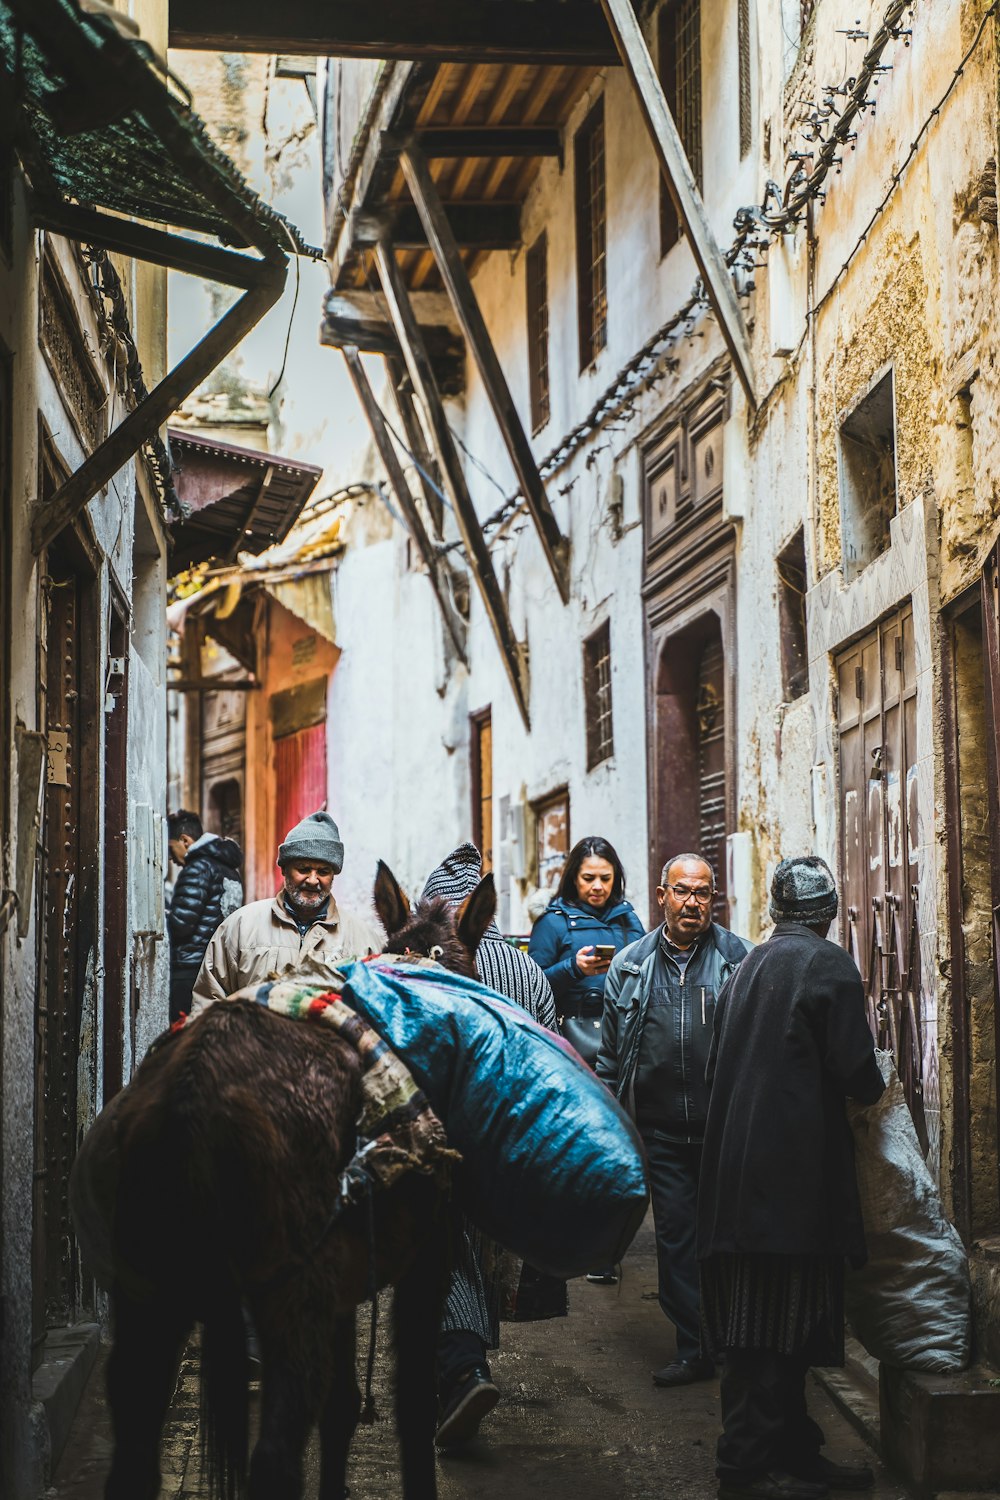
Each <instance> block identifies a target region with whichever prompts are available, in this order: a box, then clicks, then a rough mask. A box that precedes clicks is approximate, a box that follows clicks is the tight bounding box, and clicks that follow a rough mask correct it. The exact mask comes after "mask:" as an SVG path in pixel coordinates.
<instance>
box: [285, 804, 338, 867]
mask: <svg viewBox="0 0 1000 1500" xmlns="http://www.w3.org/2000/svg"><path fill="white" fill-rule="evenodd" d="M293 859H317V860H323V862H324V863H325V864H328V865H332V866H333V873H334V874H335V875H339V874H340V872H341V870H342V869H343V868H344V846H343V844H342V843H341V839H340V829H339V828H338V827H337V825H336V823H335V822H334V821H333V819H332V818H331V817H330V814H329V813H326V812H314V813H310V814H309V816H308V818H303V819H302V822H301V823H296V825H295V827H294V828H290V829H289V831H288V832H287V833H286V834H285V842H284V843H283V844H282V845H281V848H280V849H279V850H278V864H279V865H287V864H288V863H289V862H290V861H291V860H293Z"/></svg>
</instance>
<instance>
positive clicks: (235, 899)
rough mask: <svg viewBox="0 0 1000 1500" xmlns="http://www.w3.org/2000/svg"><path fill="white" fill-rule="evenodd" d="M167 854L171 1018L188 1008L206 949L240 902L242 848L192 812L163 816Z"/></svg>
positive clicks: (182, 1013)
mask: <svg viewBox="0 0 1000 1500" xmlns="http://www.w3.org/2000/svg"><path fill="white" fill-rule="evenodd" d="M167 837H168V842H169V848H170V854H171V857H172V858H173V859H174V860H175V862H176V863H177V864H179V865H180V867H181V871H180V874H179V875H178V877H177V880H176V882H175V884H174V892H173V897H172V899H171V902H170V911H169V913H168V914H167V926H168V928H169V931H170V1020H171V1022H174V1021H176V1020H177V1019H178V1018H179V1017H180V1016H182V1015H188V1014H190V1011H191V991H192V989H193V988H194V982H195V980H196V979H197V977H198V971H199V969H200V968H201V961H202V959H203V958H204V957H205V949H206V948H207V947H208V945H209V943H210V942H211V941H212V938H213V937H214V936H215V932H216V928H217V927H218V926H219V924H220V922H222V921H223V920H224V918H226V917H228V916H230V915H231V913H232V912H234V911H236V910H237V909H238V908H239V907H241V906H242V905H243V883H242V881H241V880H240V874H239V870H240V865H241V864H242V863H243V851H242V849H241V848H240V846H239V844H237V843H236V842H235V841H234V840H233V839H224V838H220V837H219V835H218V834H216V833H205V832H204V830H203V829H202V825H201V819H200V818H199V817H198V815H197V813H192V812H186V811H183V810H182V811H181V812H176V813H171V814H170V816H169V817H168V818H167Z"/></svg>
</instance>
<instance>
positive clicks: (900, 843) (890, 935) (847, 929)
mask: <svg viewBox="0 0 1000 1500" xmlns="http://www.w3.org/2000/svg"><path fill="white" fill-rule="evenodd" d="M836 668H837V685H838V728H839V757H840V857H841V878H842V883H843V898H844V900H843V919H844V920H843V939H844V944H845V946H846V947H847V948H848V949H849V950H850V952H851V953H852V955H853V957H854V959H855V962H856V963H857V965H858V968H859V969H860V970H861V975H862V978H863V980H864V983H865V988H866V993H867V997H868V1012H869V1024H870V1025H871V1028H872V1032H873V1034H874V1035H875V1037H876V1039H877V1041H878V1043H879V1045H880V1046H882V1047H887V1048H888V1049H889V1050H890V1051H891V1052H892V1054H893V1056H894V1058H895V1060H896V1067H897V1069H898V1072H899V1076H900V1079H901V1081H902V1084H903V1088H904V1091H905V1093H906V1098H907V1102H908V1104H909V1106H910V1111H911V1113H912V1115H913V1119H914V1124H915V1125H916V1128H917V1133H918V1135H919V1136H920V1139H921V1144H922V1145H923V1147H924V1149H925V1150H926V1149H927V1133H926V1127H925V1123H924V1112H923V1038H922V1033H921V1024H920V988H921V978H920V934H919V927H918V920H917V916H918V907H919V902H918V897H919V887H918V863H917V845H918V842H919V825H918V808H917V763H916V762H917V757H916V706H917V702H916V697H917V689H916V660H915V652H914V641H913V611H912V608H911V606H910V605H908V604H907V605H905V606H904V607H903V608H902V609H900V610H896V611H894V612H893V614H891V615H889V616H888V617H887V618H886V619H884V620H883V621H881V623H880V624H879V625H877V626H876V627H875V629H874V630H872V631H870V632H869V633H868V634H867V635H865V636H864V637H862V639H861V640H859V641H856V642H855V643H854V644H853V645H851V646H849V647H847V648H846V650H844V651H842V652H840V653H839V655H838V656H837V659H836Z"/></svg>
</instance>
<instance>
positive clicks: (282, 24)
mask: <svg viewBox="0 0 1000 1500" xmlns="http://www.w3.org/2000/svg"><path fill="white" fill-rule="evenodd" d="M170 46H171V47H191V48H195V49H196V50H198V51H205V52H267V53H281V52H297V53H300V54H302V55H303V56H309V57H327V56H331V57H371V58H378V59H380V60H381V59H386V58H418V59H420V60H421V61H425V62H435V61H436V62H490V63H502V62H534V63H549V62H551V63H570V64H575V65H579V64H584V63H591V64H593V65H594V66H596V67H605V66H607V65H609V64H613V63H615V62H617V60H618V59H617V56H616V54H615V49H614V46H613V44H612V41H611V38H610V36H609V35H608V28H607V26H606V25H605V22H604V18H603V16H602V15H601V12H600V10H599V8H598V7H597V5H595V4H594V3H593V0H531V4H530V6H529V5H527V4H512V3H510V0H479V3H476V4H470V3H469V0H424V3H420V0H365V3H364V4H361V5H359V4H358V3H357V0H323V3H322V4H319V3H317V0H283V3H282V4H281V5H274V4H272V3H271V0H210V3H209V4H206V3H205V0H170Z"/></svg>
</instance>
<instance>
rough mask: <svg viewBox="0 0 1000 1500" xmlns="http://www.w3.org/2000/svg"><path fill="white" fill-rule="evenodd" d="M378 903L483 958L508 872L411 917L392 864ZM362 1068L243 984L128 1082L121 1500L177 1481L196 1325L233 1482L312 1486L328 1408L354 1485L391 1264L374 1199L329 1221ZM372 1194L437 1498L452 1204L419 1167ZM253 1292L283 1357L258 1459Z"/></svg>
mask: <svg viewBox="0 0 1000 1500" xmlns="http://www.w3.org/2000/svg"><path fill="white" fill-rule="evenodd" d="M477 898H478V899H477ZM376 906H377V908H378V911H379V915H380V917H381V918H382V921H383V924H384V926H385V928H386V930H387V931H388V932H389V933H390V934H391V936H390V938H389V942H388V944H387V947H388V949H389V950H390V951H393V952H396V953H405V952H407V951H408V952H410V953H412V954H413V955H414V956H418V955H421V956H423V955H426V956H434V957H439V958H440V959H441V960H442V961H443V962H445V963H447V964H448V965H449V966H450V967H453V968H455V969H457V970H460V971H461V972H464V973H467V974H469V973H474V972H475V950H476V947H477V946H478V943H479V939H480V937H481V936H482V933H483V931H484V929H485V927H486V926H487V924H488V923H489V921H490V919H491V917H492V915H493V910H494V907H495V898H494V897H493V894H492V880H491V879H489V883H488V884H486V883H484V884H483V886H482V887H481V888H480V890H479V891H477V892H475V893H474V894H473V896H472V897H470V898H469V901H468V902H467V903H466V905H465V907H464V908H461V909H460V910H459V912H458V913H453V912H452V911H451V910H450V909H449V908H448V906H447V905H446V904H445V903H444V902H434V903H420V904H418V906H417V908H416V911H415V912H414V913H413V914H412V916H411V914H410V912H409V909H408V907H407V906H406V902H405V899H404V898H403V897H402V895H401V893H400V891H399V887H398V885H397V884H396V881H395V880H394V879H393V877H392V875H391V873H390V872H389V871H388V869H386V867H385V866H384V865H380V866H379V876H378V883H377V886H376ZM360 1077H361V1070H360V1066H359V1063H358V1059H357V1056H356V1054H355V1053H354V1051H353V1050H352V1049H351V1048H350V1047H349V1046H348V1045H347V1044H346V1043H345V1042H343V1041H342V1040H341V1039H340V1038H339V1037H338V1036H337V1035H336V1034H335V1033H334V1032H333V1031H332V1030H328V1029H326V1028H324V1027H321V1026H311V1025H304V1024H302V1023H301V1022H297V1021H291V1020H288V1019H287V1018H285V1017H283V1016H279V1015H275V1014H273V1013H272V1012H271V1011H268V1010H267V1009H265V1008H264V1007H263V1006H260V1005H257V1004H255V1003H254V1002H251V1001H246V1000H237V1001H233V1002H225V1003H222V1004H218V1005H213V1006H212V1007H211V1008H210V1009H209V1010H207V1011H206V1012H205V1013H204V1015H203V1016H201V1017H200V1018H199V1019H198V1020H197V1021H196V1022H194V1023H193V1024H191V1025H190V1026H189V1027H187V1028H185V1029H184V1030H183V1031H182V1032H181V1033H180V1034H179V1035H178V1036H176V1037H175V1038H173V1039H171V1040H170V1041H169V1042H166V1043H165V1044H164V1045H162V1046H161V1047H159V1048H158V1049H156V1050H155V1051H154V1052H153V1053H152V1054H151V1055H150V1056H149V1057H148V1058H147V1059H146V1060H145V1061H144V1062H143V1064H142V1066H141V1067H140V1069H139V1071H138V1073H137V1075H136V1078H135V1080H134V1082H133V1083H132V1084H131V1085H130V1087H129V1089H128V1090H127V1091H126V1093H125V1094H123V1095H121V1096H120V1098H119V1104H118V1108H117V1119H118V1140H119V1151H120V1160H121V1177H120V1186H119V1190H118V1195H117V1200H116V1208H115V1254H116V1263H117V1264H118V1266H119V1268H120V1271H119V1275H118V1279H117V1282H116V1286H115V1290H114V1294H113V1307H114V1335H115V1341H114V1348H113V1350H112V1353H111V1359H110V1363H109V1368H108V1391H109V1398H110V1405H111V1415H112V1421H113V1426H114V1436H115V1451H114V1459H113V1463H112V1469H111V1473H110V1476H109V1478H108V1482H107V1487H106V1489H105V1495H106V1500H153V1497H154V1496H156V1495H157V1494H158V1493H159V1489H160V1471H159V1443H160V1434H161V1430H162V1426H163V1421H164V1418H165V1415H166V1411H167V1408H168V1406H169V1404H170V1399H171V1396H172V1393H173V1387H174V1383H175V1380H176V1375H177V1368H178V1363H179V1359H180V1355H181V1352H182V1350H183V1348H184V1345H185V1342H186V1340H187V1338H188V1336H189V1334H190V1331H191V1328H192V1326H193V1324H194V1323H195V1322H200V1323H201V1324H202V1340H201V1360H202V1411H203V1425H202V1438H203V1447H204V1452H205V1455H206V1459H207V1465H208V1470H209V1479H210V1487H211V1491H212V1493H213V1495H216V1496H223V1497H226V1500H231V1497H234V1496H237V1495H240V1494H243V1493H245V1492H247V1490H248V1493H249V1496H250V1500H299V1497H301V1496H302V1494H303V1459H304V1452H305V1445H306V1442H307V1439H308V1436H309V1433H310V1431H311V1429H312V1428H313V1427H314V1426H315V1425H317V1424H318V1425H319V1431H320V1449H321V1459H320V1487H319V1497H320V1500H341V1497H342V1496H344V1495H345V1494H346V1471H347V1453H348V1448H349V1445H350V1441H351V1437H352V1436H353V1432H354V1428H355V1425H356V1423H357V1420H358V1415H359V1411H360V1406H361V1398H360V1393H359V1390H358V1383H357V1377H356V1372H355V1310H356V1308H357V1306H358V1304H359V1303H360V1302H362V1301H363V1300H365V1299H366V1297H367V1296H368V1295H369V1291H370V1285H371V1281H370V1278H371V1274H372V1265H371V1255H370V1238H369V1230H370V1225H369V1213H368V1209H367V1208H366V1207H365V1205H364V1204H362V1205H359V1206H357V1207H355V1208H352V1209H349V1210H348V1211H347V1213H346V1214H345V1215H344V1217H343V1218H342V1219H340V1220H339V1221H338V1222H337V1224H336V1225H335V1227H334V1228H333V1229H329V1230H328V1229H327V1224H328V1221H329V1218H330V1214H331V1210H332V1209H333V1207H334V1205H335V1204H336V1202H337V1199H338V1194H339V1191H340V1174H341V1172H342V1171H343V1169H344V1168H345V1166H346V1165H347V1163H348V1162H349V1160H350V1158H351V1156H352V1154H353V1152H354V1149H355V1120H356V1119H357V1116H358V1110H359V1100H360ZM370 1202H371V1205H372V1214H373V1227H374V1244H375V1264H374V1272H375V1280H376V1283H377V1285H378V1286H380V1287H381V1286H386V1285H389V1284H392V1285H393V1286H394V1287H395V1298H394V1308H393V1319H394V1334H395V1345H396V1361H397V1380H396V1421H397V1427H398V1430H399V1437H400V1452H401V1463H402V1479H403V1494H404V1496H405V1497H406V1500H433V1497H434V1496H435V1495H436V1483H435V1471H434V1448H433V1434H434V1423H435V1417H436V1401H435V1378H434V1349H435V1342H436V1338H437V1329H438V1324H439V1321H440V1311H441V1305H442V1301H443V1297H444V1294H445V1291H446V1288H447V1277H448V1266H449V1245H450V1237H451V1215H450V1210H449V1206H448V1204H447V1202H446V1200H445V1195H444V1194H443V1193H442V1192H441V1190H440V1188H439V1187H438V1186H437V1184H436V1183H435V1182H434V1181H433V1180H432V1179H430V1178H427V1177H422V1176H419V1175H417V1174H415V1173H410V1174H408V1175H407V1176H405V1177H403V1178H402V1179H400V1180H399V1181H398V1182H397V1183H396V1184H395V1185H394V1186H393V1187H392V1188H390V1189H388V1190H386V1191H382V1192H377V1193H375V1194H374V1195H373V1197H372V1199H371V1200H370ZM244 1306H245V1307H247V1308H248V1309H249V1311H250V1314H251V1316H252V1318H253V1322H254V1326H255V1328H256V1330H257V1335H258V1339H259V1342H260V1351H261V1366H262V1380H261V1411H260V1432H259V1437H258V1441H257V1444H256V1446H255V1448H254V1452H253V1457H252V1460H251V1462H250V1465H249V1476H247V1448H248V1417H247V1412H248V1397H247V1380H248V1361H247V1353H246V1333H245V1325H244V1317H243V1309H244ZM247 1479H248V1484H247Z"/></svg>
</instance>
